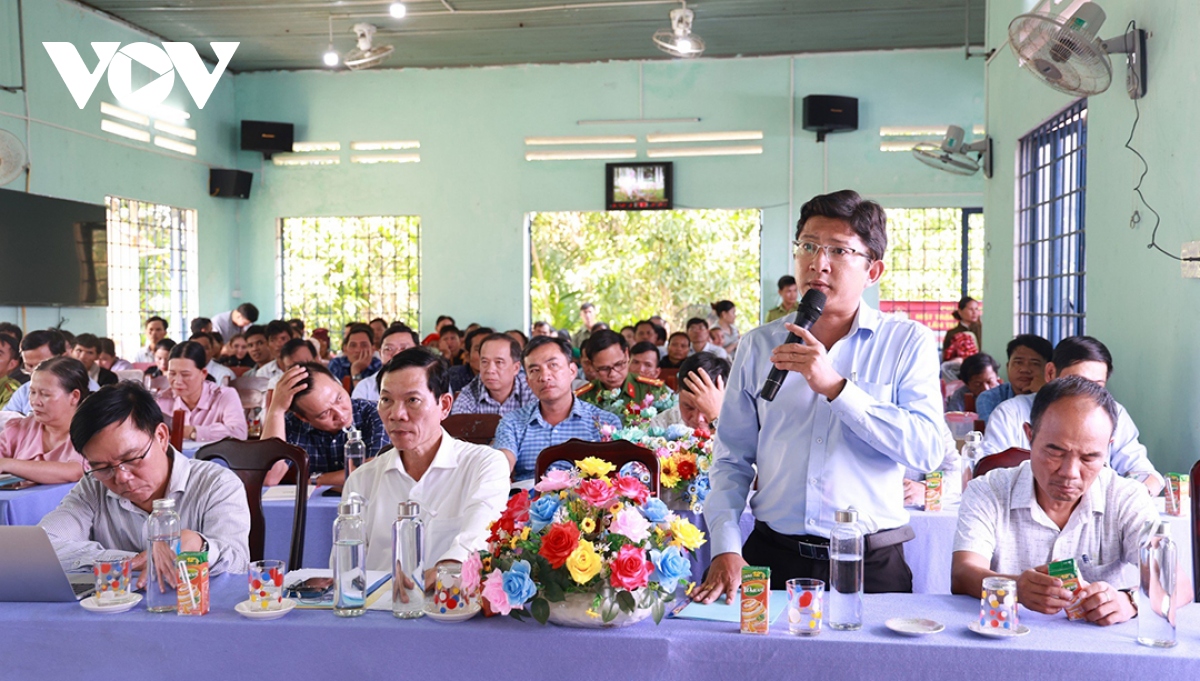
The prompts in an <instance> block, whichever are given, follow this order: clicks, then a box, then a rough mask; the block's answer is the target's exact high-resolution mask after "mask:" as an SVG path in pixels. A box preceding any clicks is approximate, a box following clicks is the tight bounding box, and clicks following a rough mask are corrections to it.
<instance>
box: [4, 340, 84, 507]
mask: <svg viewBox="0 0 1200 681" xmlns="http://www.w3.org/2000/svg"><path fill="white" fill-rule="evenodd" d="M29 385H30V390H29V402H30V406H31V408H32V410H33V411H32V413H31V414H30V415H29V416H24V417H21V418H15V419H11V420H9V421H8V422H7V423H5V424H4V426H3V430H2V431H0V474H6V473H7V474H11V475H17V476H20V477H22V478H25V479H26V480H32V481H33V482H37V483H41V484H46V485H49V484H57V483H62V482H76V481H78V480H79V478H81V477H83V457H82V456H80V455H79V452H77V451H75V448H74V447H72V446H71V437H70V435H71V432H70V431H71V417H73V416H74V415H75V409H76V408H77V407H78V406H79V403H80V402H82V401H83V400H84V398H86V397H87V396H88V395H89V394H90V393H91V391H90V390H89V389H88V375H87V371H85V370H84V368H83V364H82V363H81V362H79V360H76V359H73V358H71V357H51V358H50V359H48V360H46V361H44V362H42V363H41V364H39V365H38V366H37V368H36V369H34V371H33V377H32V378H31V379H30V381H29Z"/></svg>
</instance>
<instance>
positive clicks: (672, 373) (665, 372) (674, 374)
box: [658, 369, 679, 392]
mask: <svg viewBox="0 0 1200 681" xmlns="http://www.w3.org/2000/svg"><path fill="white" fill-rule="evenodd" d="M658 380H660V381H662V382H663V383H666V384H667V387H668V388H670V389H671V390H674V391H675V392H679V369H659V370H658Z"/></svg>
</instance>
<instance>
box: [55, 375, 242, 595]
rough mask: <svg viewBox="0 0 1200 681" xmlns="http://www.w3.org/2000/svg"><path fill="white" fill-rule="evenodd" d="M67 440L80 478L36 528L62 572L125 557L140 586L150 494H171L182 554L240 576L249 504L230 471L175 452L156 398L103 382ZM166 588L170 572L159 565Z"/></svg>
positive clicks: (123, 384) (79, 412) (214, 571)
mask: <svg viewBox="0 0 1200 681" xmlns="http://www.w3.org/2000/svg"><path fill="white" fill-rule="evenodd" d="M70 432H71V445H72V446H73V447H74V448H75V450H76V451H78V452H79V453H80V454H82V455H83V457H84V459H85V460H86V469H87V475H86V477H85V478H84V479H82V480H80V481H79V483H78V484H76V485H75V487H73V488H72V489H71V491H70V492H69V493H68V494H67V496H66V497H65V498H64V499H63V500H62V502H61V503H60V504H59V506H58V508H56V509H55V510H53V511H51V512H50V513H49V514H47V515H46V516H45V517H44V518H42V520H41V522H39V523H38V524H39V525H40V526H41V527H42V528H43V529H45V530H46V534H47V535H49V537H50V542H51V543H52V544H53V545H54V550H55V551H56V552H57V553H58V559H59V561H60V562H61V563H62V564H63V567H64V568H65V569H79V568H81V567H86V566H90V565H92V564H93V563H95V562H96V561H98V560H104V559H112V558H117V557H124V556H130V557H132V558H133V569H134V570H137V571H141V573H142V577H141V578H140V579H139V580H138V582H139V587H140V586H145V581H146V575H147V574H148V571H147V570H145V569H144V568H145V566H146V551H145V548H146V540H145V531H146V515H147V514H148V513H149V512H150V511H151V510H152V508H153V505H154V501H155V500H156V499H168V498H169V499H174V500H175V512H176V513H178V514H179V518H180V521H181V522H180V526H181V527H182V532H181V535H180V541H179V549H180V550H181V551H207V552H208V565H209V570H210V572H211V573H212V574H220V573H222V572H234V573H237V572H245V571H246V568H247V567H248V565H249V560H250V548H249V543H248V541H249V535H250V509H249V506H248V505H247V503H246V491H245V488H244V487H243V486H242V482H241V481H240V480H239V479H238V477H237V476H236V475H234V474H233V473H232V472H231V471H230V470H228V469H227V468H224V467H222V466H219V465H217V464H215V463H211V462H208V461H193V460H191V459H189V458H187V457H186V456H183V455H182V454H181V453H179V452H178V451H176V450H175V449H174V448H173V447H172V446H171V443H170V431H169V430H168V428H167V425H166V423H165V422H164V421H163V415H162V411H161V410H159V408H158V405H157V404H155V402H154V397H153V396H152V395H151V394H150V392H149V391H147V390H146V389H145V388H143V387H142V386H141V385H139V384H137V383H132V382H128V381H122V382H120V383H117V384H116V385H110V386H106V387H104V388H102V389H101V390H100V391H98V392H97V393H95V394H94V395H91V396H90V397H88V398H87V399H85V400H83V402H82V403H80V405H79V407H78V408H77V409H76V411H75V416H74V417H73V418H72V419H71V431H70ZM163 574H164V576H166V577H167V579H168V580H169V581H170V584H171V585H172V586H173V585H174V577H173V574H174V571H171V570H167V571H164V573H163Z"/></svg>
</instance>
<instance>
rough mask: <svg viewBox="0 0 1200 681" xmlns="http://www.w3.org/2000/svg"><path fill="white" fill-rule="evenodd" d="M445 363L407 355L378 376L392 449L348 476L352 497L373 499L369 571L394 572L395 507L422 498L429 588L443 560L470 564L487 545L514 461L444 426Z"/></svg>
mask: <svg viewBox="0 0 1200 681" xmlns="http://www.w3.org/2000/svg"><path fill="white" fill-rule="evenodd" d="M448 369H449V367H448V366H447V363H446V361H445V360H444V359H442V358H441V357H438V356H436V355H434V354H433V353H430V352H427V351H425V350H423V349H420V348H413V349H410V350H405V351H404V352H401V353H400V354H398V355H396V356H395V357H393V358H392V359H391V360H390V361H389V362H388V363H387V364H385V365H384V366H383V368H382V369H380V371H379V375H380V382H379V416H380V419H382V421H383V424H384V427H385V428H386V429H387V434H388V438H389V439H390V440H391V442H392V448H390V449H387V450H386V451H385V452H384V453H383V454H380V455H379V456H377V457H375V458H374V459H371V460H370V461H368V462H367V463H365V464H363V465H362V466H361V467H359V468H357V469H356V470H355V471H354V472H353V473H351V474H350V477H349V478H347V479H346V484H345V487H344V488H343V490H342V498H343V499H345V498H347V497H348V495H350V494H351V493H358V494H360V495H362V496H363V497H365V498H366V499H367V505H366V511H365V512H364V514H363V517H364V519H365V521H366V532H367V569H368V570H387V571H390V570H391V569H392V523H393V522H395V520H396V506H397V504H399V503H400V502H403V501H415V502H417V503H418V504H420V506H421V514H422V516H423V517H424V519H425V532H426V535H425V536H426V542H425V561H426V565H427V566H428V569H427V570H426V571H425V583H426V588H429V587H430V586H431V585H432V584H433V578H434V575H435V574H436V567H437V565H438V564H440V563H447V562H458V563H461V562H462V561H464V560H466V558H467V556H468V555H469V554H470V553H472V552H474V551H479V550H482V549H484V548H486V546H487V536H488V527H489V526H490V525H491V523H492V521H493V520H495V519H497V518H499V517H500V513H501V511H503V510H504V506H505V504H506V503H507V502H508V488H509V484H508V460H507V459H506V458H505V456H504V454H502V453H501V452H499V451H497V450H495V449H492V448H491V447H485V446H482V445H475V444H470V443H467V442H463V441H461V440H455V439H454V438H452V437H450V436H449V435H448V434H447V433H446V431H445V430H443V429H442V426H441V423H442V419H444V418H446V416H447V415H449V414H450V407H451V404H452V403H453V401H454V397H453V396H452V395H451V394H450V388H449V379H448V376H447V370H448Z"/></svg>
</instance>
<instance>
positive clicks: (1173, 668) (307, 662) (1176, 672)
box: [0, 575, 1200, 681]
mask: <svg viewBox="0 0 1200 681" xmlns="http://www.w3.org/2000/svg"><path fill="white" fill-rule="evenodd" d="M245 595H246V587H245V577H244V576H242V575H219V576H216V577H214V578H213V581H212V599H211V600H212V612H210V613H209V614H208V615H205V616H203V617H179V616H176V615H171V614H151V613H148V612H146V611H145V610H144V609H143V608H135V609H134V610H131V611H130V612H127V613H122V614H113V615H95V614H92V613H88V612H86V611H84V610H83V609H82V608H80V607H79V606H77V605H75V604H73V603H28V604H21V603H7V604H0V656H3V659H4V661H5V667H4V672H5V678H13V679H26V678H43V679H65V678H84V677H87V678H118V677H120V678H133V679H152V678H176V677H178V676H179V675H180V674H181V673H184V674H186V673H193V672H194V673H200V672H199V671H198V670H203V673H202V676H204V677H205V678H248V677H253V678H254V679H256V681H271V680H274V679H281V680H287V681H294V680H295V679H308V678H348V679H388V680H389V681H390V680H391V679H396V678H407V679H438V678H475V679H503V678H511V677H515V676H517V675H518V672H516V671H512V672H509V673H505V671H503V670H504V669H505V668H510V669H518V668H519V670H520V672H519V676H520V677H521V678H523V679H525V678H527V679H531V680H534V679H548V680H553V681H562V680H563V679H565V678H572V677H574V678H586V679H589V681H591V680H592V679H597V680H600V679H614V680H620V681H629V679H631V678H653V679H662V680H664V681H665V680H672V679H680V680H683V681H707V680H708V679H713V680H718V679H719V680H720V681H725V680H727V679H738V680H739V681H740V680H742V679H748V680H752V681H753V680H758V679H762V680H764V681H779V679H783V678H791V677H797V678H808V677H819V676H828V677H829V678H837V679H871V680H876V679H888V681H906V680H908V679H913V680H914V681H928V680H929V679H931V678H940V677H942V676H946V675H962V674H964V673H967V671H966V670H978V671H979V672H980V673H984V672H986V671H991V672H994V673H992V674H990V676H994V677H996V678H1003V679H1005V680H1006V681H1007V680H1021V679H1065V678H1079V679H1138V678H1146V679H1160V678H1161V679H1194V678H1198V677H1200V605H1190V606H1187V607H1185V608H1183V609H1182V610H1181V612H1180V617H1179V622H1180V627H1179V640H1180V643H1179V645H1177V646H1176V647H1175V648H1172V649H1168V650H1158V649H1152V648H1147V647H1144V646H1141V645H1138V644H1137V643H1136V642H1135V637H1136V632H1137V623H1136V620H1135V621H1131V622H1127V623H1124V624H1120V625H1116V626H1113V627H1107V628H1101V627H1096V626H1094V625H1090V624H1086V623H1077V622H1068V621H1067V620H1066V618H1065V617H1063V616H1061V615H1059V616H1056V617H1047V616H1042V615H1038V614H1035V613H1031V612H1028V611H1024V610H1023V611H1022V614H1021V618H1022V622H1023V623H1025V624H1026V625H1028V626H1029V627H1030V628H1031V629H1032V632H1031V633H1030V634H1029V635H1027V636H1025V637H1023V638H1019V639H1013V640H1006V641H997V640H990V639H985V638H982V637H979V636H977V635H975V634H973V633H971V632H969V631H968V630H967V629H966V627H965V625H966V623H967V622H969V621H971V620H972V619H973V618H975V617H978V612H979V601H978V600H977V599H975V598H971V597H967V596H936V595H912V594H878V595H868V596H867V597H866V601H865V603H866V607H865V626H864V627H863V629H862V630H861V631H857V632H836V631H832V630H826V631H824V632H822V633H821V634H820V635H819V636H816V637H814V638H811V639H807V638H797V637H792V636H789V635H788V634H787V633H786V625H785V624H783V621H782V620H780V621H778V622H776V624H775V625H774V626H773V627H772V629H771V633H770V634H769V635H766V636H751V635H745V634H738V633H735V632H736V628H735V627H734V625H731V624H724V623H713V622H693V621H686V620H665V621H664V622H663V623H662V625H661V626H658V627H656V626H654V624H653V622H652V621H646V622H642V623H640V624H637V625H634V626H632V627H628V628H625V629H615V630H608V631H593V630H580V629H564V628H558V627H554V626H546V627H543V626H541V625H538V624H536V623H533V622H532V621H527V622H516V621H514V620H512V619H510V618H502V617H494V618H486V619H485V618H481V617H477V618H475V619H473V620H471V621H470V622H466V623H461V624H446V623H440V622H434V621H431V620H429V619H427V618H421V619H418V620H408V621H402V620H397V619H395V618H393V617H392V616H391V615H390V613H387V612H378V611H372V612H368V613H367V614H366V615H364V616H362V617H358V618H354V619H349V620H342V619H339V618H336V617H334V615H333V614H332V613H330V612H328V611H303V610H295V611H293V612H291V613H289V614H288V615H286V616H285V617H284V618H282V619H280V620H276V621H274V622H256V621H250V620H246V619H243V618H241V617H240V616H238V615H237V614H235V613H234V611H233V606H234V605H235V604H236V603H237V602H238V601H241V600H242V599H244V598H245ZM897 616H905V617H915V616H920V617H928V618H931V619H935V620H938V621H940V622H942V623H943V624H945V625H946V630H945V631H944V632H942V633H941V634H937V635H934V636H930V637H926V638H920V639H914V638H905V637H901V636H898V635H896V634H893V633H892V632H890V631H889V630H887V629H886V628H885V627H884V626H883V623H884V621H886V620H887V619H888V618H891V617H897ZM101 623H103V626H97V625H98V624H101ZM64 641H70V642H71V644H70V648H71V650H73V651H77V654H66V655H64V654H63V650H64V649H63V642H64ZM78 651H86V653H83V652H78ZM1081 651H1088V652H1087V653H1086V654H1084V653H1081Z"/></svg>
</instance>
